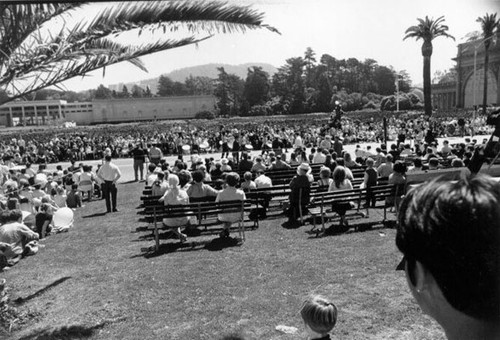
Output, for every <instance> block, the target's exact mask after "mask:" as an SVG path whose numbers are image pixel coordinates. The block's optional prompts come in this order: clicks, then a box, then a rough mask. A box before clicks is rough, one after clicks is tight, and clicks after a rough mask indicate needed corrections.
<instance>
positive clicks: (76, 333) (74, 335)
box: [19, 322, 107, 340]
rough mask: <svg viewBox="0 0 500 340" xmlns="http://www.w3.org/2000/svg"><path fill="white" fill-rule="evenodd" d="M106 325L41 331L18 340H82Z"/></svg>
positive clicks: (103, 323) (65, 327) (66, 327)
mask: <svg viewBox="0 0 500 340" xmlns="http://www.w3.org/2000/svg"><path fill="white" fill-rule="evenodd" d="M106 324H107V323H106V322H102V323H100V324H97V325H94V326H83V325H73V326H63V327H60V328H57V329H42V330H38V331H35V332H33V333H31V334H28V335H26V336H24V337H22V338H19V340H35V339H36V340H55V339H65V340H72V339H84V338H89V337H91V336H93V335H95V333H96V331H97V330H99V329H101V328H103V327H104V326H105V325H106Z"/></svg>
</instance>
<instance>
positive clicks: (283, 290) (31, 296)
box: [0, 183, 444, 340]
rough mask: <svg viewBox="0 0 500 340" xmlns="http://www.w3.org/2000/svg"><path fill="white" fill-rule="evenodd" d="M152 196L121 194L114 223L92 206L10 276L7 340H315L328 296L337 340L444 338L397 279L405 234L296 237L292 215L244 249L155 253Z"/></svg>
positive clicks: (376, 216)
mask: <svg viewBox="0 0 500 340" xmlns="http://www.w3.org/2000/svg"><path fill="white" fill-rule="evenodd" d="M143 185H144V184H143V183H122V184H120V185H119V186H118V208H119V209H120V212H118V213H111V214H103V212H104V211H105V210H106V209H105V206H104V201H93V202H90V203H85V207H83V208H81V209H79V210H77V211H76V213H75V217H76V220H75V227H74V228H73V229H72V230H71V231H70V232H68V233H64V234H57V235H53V236H50V237H49V238H47V239H46V240H45V241H43V245H44V248H42V249H40V251H39V253H38V254H37V255H35V256H33V257H30V258H26V259H24V260H22V261H21V262H20V263H19V264H17V265H16V266H14V267H13V268H11V269H10V270H8V271H6V272H3V273H0V278H5V279H6V280H7V289H8V291H7V292H8V294H9V296H10V299H11V305H12V306H13V307H15V309H16V310H17V313H18V315H19V316H20V317H19V318H18V319H17V320H16V321H15V322H14V323H13V324H12V331H11V333H5V332H4V333H1V332H0V338H2V337H5V338H12V339H25V340H27V339H221V338H223V336H225V335H228V334H233V333H238V334H241V335H243V336H244V337H245V339H283V340H284V339H305V333H304V331H303V325H302V321H301V318H300V315H299V313H298V311H299V308H300V305H301V302H302V300H303V298H304V297H305V296H306V295H308V294H310V293H319V294H322V295H325V296H326V297H328V298H330V299H331V300H332V301H333V302H334V303H335V304H336V305H337V307H338V309H339V315H338V323H337V325H336V327H335V329H334V331H333V332H332V335H333V338H334V339H444V335H443V333H442V331H441V329H440V328H439V327H438V326H437V324H436V323H434V322H433V321H432V320H431V319H430V318H428V317H425V316H423V315H422V313H421V311H420V309H419V308H418V306H417V305H416V304H415V302H414V301H413V300H412V297H411V295H410V292H409V290H408V289H407V285H406V280H405V278H404V273H402V272H399V271H398V272H396V271H395V270H394V268H395V266H396V264H397V263H398V261H399V259H400V254H399V253H398V251H397V249H396V247H395V244H394V236H395V230H394V229H391V228H385V227H384V226H383V225H381V224H376V225H375V226H374V227H373V229H371V230H367V231H363V232H354V231H351V232H349V233H346V234H343V235H338V236H327V237H320V238H316V237H314V235H310V234H309V233H307V231H308V230H309V229H310V228H311V226H310V225H305V226H302V227H300V228H298V229H285V228H283V227H282V226H281V224H282V223H283V222H284V218H283V217H282V216H271V217H269V218H268V219H267V220H265V221H262V222H261V224H260V228H258V229H256V230H250V229H248V230H247V232H246V242H244V243H243V244H240V245H236V246H232V247H223V248H222V249H220V248H217V247H210V246H207V247H203V246H200V244H204V243H205V244H208V245H213V243H209V242H210V241H211V240H213V239H216V238H217V237H218V236H217V234H208V235H207V234H205V235H202V236H198V237H191V238H190V239H189V240H188V242H193V244H196V246H195V247H191V246H190V245H191V244H190V243H188V246H187V247H183V248H179V249H176V248H175V247H171V246H169V245H170V244H173V243H176V242H177V241H176V240H173V239H168V238H164V239H163V240H162V244H164V245H163V246H162V251H161V252H160V253H159V254H154V253H151V252H150V251H148V250H150V249H151V247H152V246H153V245H154V240H153V238H152V235H151V232H149V231H147V230H145V227H146V226H147V224H146V223H145V222H140V221H139V218H140V216H139V215H137V211H138V210H137V209H136V208H137V207H138V205H139V197H140V195H141V192H142V188H143ZM381 213H382V212H381V211H374V212H373V213H371V215H370V219H369V220H367V219H361V218H360V219H358V217H353V218H355V219H356V220H353V221H352V222H351V224H356V223H360V222H362V223H366V222H367V221H376V220H381ZM278 325H286V326H293V327H297V328H298V332H297V333H296V334H293V335H290V334H284V333H281V332H279V331H277V330H276V329H275V328H276V326H278Z"/></svg>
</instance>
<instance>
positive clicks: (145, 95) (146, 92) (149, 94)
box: [144, 85, 153, 98]
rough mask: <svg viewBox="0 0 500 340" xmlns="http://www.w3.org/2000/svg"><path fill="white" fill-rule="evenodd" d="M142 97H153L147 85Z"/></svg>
mask: <svg viewBox="0 0 500 340" xmlns="http://www.w3.org/2000/svg"><path fill="white" fill-rule="evenodd" d="M144 97H146V98H151V97H153V94H152V93H151V89H150V88H149V85H148V86H146V90H145V91H144Z"/></svg>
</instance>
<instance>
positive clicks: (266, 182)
mask: <svg viewBox="0 0 500 340" xmlns="http://www.w3.org/2000/svg"><path fill="white" fill-rule="evenodd" d="M254 182H255V185H256V186H257V189H260V188H270V187H272V186H273V181H272V180H271V178H270V177H268V176H266V175H265V174H264V170H262V169H261V170H258V171H257V177H256V178H255V180H254Z"/></svg>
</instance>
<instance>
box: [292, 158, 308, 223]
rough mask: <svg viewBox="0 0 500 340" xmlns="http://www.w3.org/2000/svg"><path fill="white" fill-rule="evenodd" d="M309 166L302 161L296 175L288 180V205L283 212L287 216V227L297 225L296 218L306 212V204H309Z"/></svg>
mask: <svg viewBox="0 0 500 340" xmlns="http://www.w3.org/2000/svg"><path fill="white" fill-rule="evenodd" d="M312 180H313V178H312V175H311V167H310V166H309V164H307V163H302V164H301V165H299V167H298V168H297V175H296V176H295V177H294V178H293V179H292V181H291V182H290V189H291V192H290V196H289V202H290V206H289V208H288V210H287V211H286V212H285V214H286V215H287V217H288V221H287V222H286V224H287V226H288V227H297V226H298V225H299V224H300V222H299V221H298V220H297V219H298V218H302V216H304V215H305V214H306V210H307V208H306V207H307V205H308V204H309V199H310V194H311V182H312Z"/></svg>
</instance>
